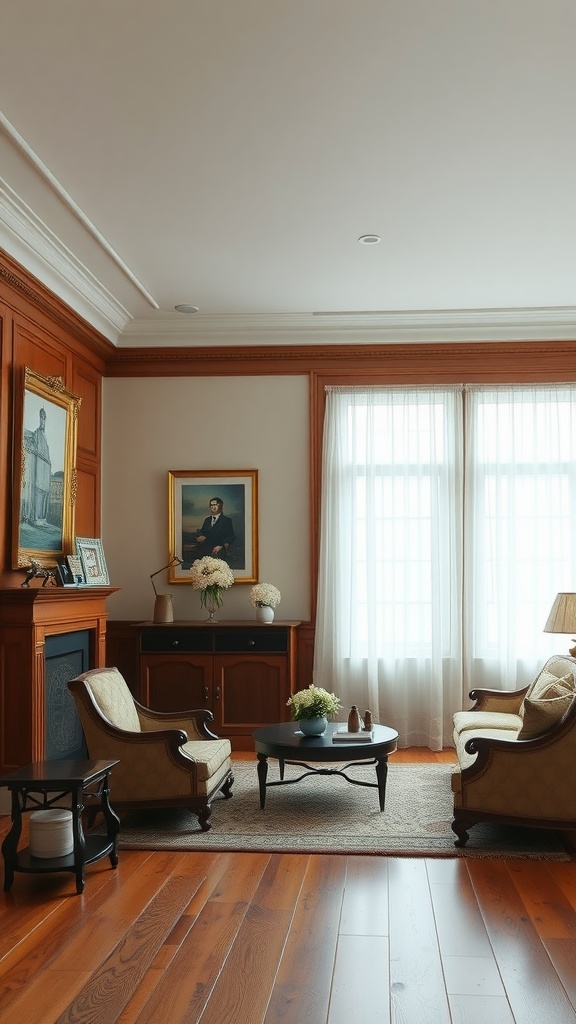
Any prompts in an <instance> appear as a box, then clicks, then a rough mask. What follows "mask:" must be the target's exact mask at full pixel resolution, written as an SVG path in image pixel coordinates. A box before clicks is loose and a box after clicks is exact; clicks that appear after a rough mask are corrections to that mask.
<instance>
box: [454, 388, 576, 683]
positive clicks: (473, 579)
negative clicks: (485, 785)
mask: <svg viewBox="0 0 576 1024" xmlns="http://www.w3.org/2000/svg"><path fill="white" fill-rule="evenodd" d="M465 401H466V413H465V419H466V485H467V486H466V542H465V544H466V547H465V550H466V562H465V565H466V571H465V580H466V582H467V583H468V585H467V586H465V590H464V594H465V603H464V608H465V619H464V621H465V631H464V636H465V644H464V650H465V654H466V661H465V684H467V683H470V685H472V686H489V687H496V688H497V689H513V688H514V687H515V686H523V685H524V684H525V683H526V681H527V680H528V679H530V678H531V677H532V676H534V675H535V673H536V671H537V669H538V667H539V665H540V664H541V662H542V661H543V660H545V658H547V657H548V656H549V655H550V654H552V653H560V652H567V649H568V647H569V643H568V642H567V641H568V640H569V638H567V637H562V636H554V635H551V634H547V633H544V632H543V628H544V625H545V623H546V619H547V617H548V613H549V611H550V608H551V607H552V602H553V600H554V598H555V597H556V594H557V593H558V592H559V591H562V590H569V591H570V590H574V588H575V586H576V543H575V528H576V527H575V523H576V518H575V517H576V449H575V441H576V388H575V387H574V386H572V385H534V386H514V387H511V386H503V385H499V386H497V387H492V388H490V387H486V386H483V387H481V388H480V387H467V388H466V396H465Z"/></svg>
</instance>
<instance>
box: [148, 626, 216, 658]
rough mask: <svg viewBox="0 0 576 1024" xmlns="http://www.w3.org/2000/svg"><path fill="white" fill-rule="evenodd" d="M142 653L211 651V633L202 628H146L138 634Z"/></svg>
mask: <svg viewBox="0 0 576 1024" xmlns="http://www.w3.org/2000/svg"><path fill="white" fill-rule="evenodd" d="M140 650H141V651H142V653H143V654H161V653H163V652H168V651H171V652H173V653H177V652H178V651H184V652H188V651H198V652H204V653H211V652H212V650H213V647H212V635H211V633H210V631H209V630H206V631H204V630H202V629H156V628H154V629H146V630H142V632H141V634H140Z"/></svg>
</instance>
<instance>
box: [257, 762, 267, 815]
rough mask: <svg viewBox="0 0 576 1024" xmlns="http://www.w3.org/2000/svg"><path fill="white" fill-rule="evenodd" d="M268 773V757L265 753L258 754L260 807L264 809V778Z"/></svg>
mask: <svg viewBox="0 0 576 1024" xmlns="http://www.w3.org/2000/svg"><path fill="white" fill-rule="evenodd" d="M267 775H268V757H267V755H266V754H258V785H259V787H260V807H261V808H262V810H264V805H265V804H266V778H267Z"/></svg>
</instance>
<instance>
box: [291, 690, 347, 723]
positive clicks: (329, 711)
mask: <svg viewBox="0 0 576 1024" xmlns="http://www.w3.org/2000/svg"><path fill="white" fill-rule="evenodd" d="M286 704H287V706H288V707H289V708H290V709H291V711H292V717H293V718H294V720H295V721H296V722H300V721H301V720H302V719H303V718H330V716H331V715H335V714H337V712H338V711H340V708H341V707H342V705H341V703H340V698H339V697H337V696H336V694H335V693H328V690H325V689H324V688H323V687H322V686H314V684H313V683H311V684H310V686H308V687H307V689H306V690H298V692H297V693H294V694H292V696H291V697H290V699H289V700H287V701H286Z"/></svg>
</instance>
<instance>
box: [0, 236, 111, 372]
mask: <svg viewBox="0 0 576 1024" xmlns="http://www.w3.org/2000/svg"><path fill="white" fill-rule="evenodd" d="M1 284H4V285H5V286H6V287H7V288H9V289H10V290H11V291H13V292H15V293H16V294H17V295H19V296H20V297H21V298H22V299H25V300H26V302H29V303H30V304H31V305H32V306H34V307H35V308H36V309H38V310H40V312H42V313H43V314H44V315H45V316H46V317H48V318H49V320H50V321H51V323H55V324H58V325H59V326H60V327H61V328H62V329H63V330H64V331H65V332H66V334H68V335H73V337H74V339H75V340H77V341H78V342H80V343H81V344H82V345H84V346H85V347H86V348H88V349H89V350H90V352H92V353H95V354H97V355H98V356H100V357H101V358H103V359H106V358H108V356H109V354H110V351H112V350H113V348H114V346H113V345H112V344H111V343H110V342H109V341H107V340H106V339H105V338H103V337H102V336H101V335H100V334H99V333H98V331H96V330H95V329H94V328H93V327H91V326H90V325H89V324H87V323H86V321H85V320H83V319H82V317H80V316H79V315H78V314H77V313H75V312H74V310H72V309H70V307H69V306H67V305H66V304H65V303H64V302H63V301H62V300H61V299H59V298H58V297H57V296H56V295H54V294H53V293H52V292H50V291H49V289H47V288H44V286H43V285H41V284H40V283H39V282H38V281H36V279H35V278H34V277H32V275H29V274H28V273H27V271H25V270H24V269H23V268H22V267H20V265H19V264H18V263H16V262H15V261H14V260H12V259H11V257H10V256H8V254H7V253H6V252H4V251H2V250H0V285H1ZM3 298H4V301H6V302H8V298H7V297H6V296H3ZM18 312H21V310H20V308H19V307H18Z"/></svg>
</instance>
